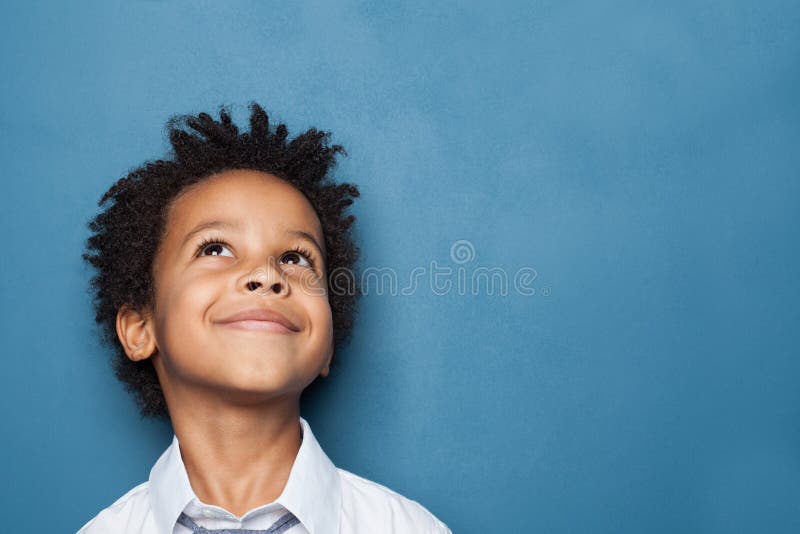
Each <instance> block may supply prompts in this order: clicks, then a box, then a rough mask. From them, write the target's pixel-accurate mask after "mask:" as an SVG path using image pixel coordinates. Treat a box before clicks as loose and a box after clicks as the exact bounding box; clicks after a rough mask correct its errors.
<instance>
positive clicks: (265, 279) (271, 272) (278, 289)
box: [239, 257, 289, 295]
mask: <svg viewBox="0 0 800 534" xmlns="http://www.w3.org/2000/svg"><path fill="white" fill-rule="evenodd" d="M242 286H244V288H245V289H246V290H248V291H251V292H259V293H265V294H266V293H270V292H272V293H275V294H276V295H282V294H286V293H288V291H289V285H288V284H287V283H286V280H284V278H283V271H282V270H281V269H280V268H278V266H277V265H276V262H275V258H273V257H270V258H269V261H268V262H267V266H266V267H263V266H262V267H259V268H257V269H255V270H253V271H250V272H248V273H247V274H246V275H245V276H244V277H243V280H242V281H241V282H240V284H239V287H242Z"/></svg>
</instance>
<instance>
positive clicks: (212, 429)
mask: <svg viewBox="0 0 800 534" xmlns="http://www.w3.org/2000/svg"><path fill="white" fill-rule="evenodd" d="M198 397H199V398H195V399H191V400H190V399H182V400H181V402H173V403H171V404H170V406H169V407H170V418H171V419H172V424H173V427H174V429H175V434H176V435H177V436H178V442H179V445H180V453H181V457H182V459H183V463H184V465H185V467H186V473H187V475H188V476H189V481H190V483H191V486H192V489H193V490H194V492H195V494H196V495H197V497H198V498H199V499H200V500H201V501H202V502H204V503H206V504H213V505H216V506H220V507H222V508H224V509H226V510H228V511H229V512H231V513H233V514H234V515H236V516H237V517H241V516H243V515H244V514H245V513H247V512H248V511H249V510H251V509H253V508H256V507H258V506H262V505H264V504H268V503H271V502H273V501H275V500H276V499H277V498H278V497H279V496H280V494H281V492H282V491H283V488H284V487H285V486H286V482H287V480H288V479H289V473H290V472H291V469H292V465H293V464H294V460H295V458H296V457H297V452H298V451H299V449H300V442H301V439H302V432H301V427H300V421H299V416H300V404H299V395H291V396H289V397H280V398H274V399H271V400H270V401H269V403H267V404H247V405H243V404H239V405H231V404H229V403H224V402H220V401H219V400H217V401H216V402H209V400H208V398H207V396H201V395H198ZM173 400H174V399H173Z"/></svg>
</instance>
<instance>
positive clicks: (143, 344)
mask: <svg viewBox="0 0 800 534" xmlns="http://www.w3.org/2000/svg"><path fill="white" fill-rule="evenodd" d="M117 337H118V338H119V341H120V343H122V347H123V348H124V349H125V354H127V355H128V358H130V359H131V360H133V361H140V360H146V359H147V358H149V357H150V356H152V355H153V352H155V351H156V350H157V348H158V347H157V346H156V337H155V335H154V332H153V321H152V315H151V314H142V313H140V312H138V311H136V310H134V309H133V308H131V307H130V306H128V305H127V304H123V305H122V306H120V308H119V311H117Z"/></svg>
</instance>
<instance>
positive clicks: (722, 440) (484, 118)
mask: <svg viewBox="0 0 800 534" xmlns="http://www.w3.org/2000/svg"><path fill="white" fill-rule="evenodd" d="M487 4H488V3H487ZM799 28H800V5H798V4H797V3H794V2H755V1H753V2H733V1H719V2H697V3H682V2H664V3H654V2H615V3H605V4H603V5H601V3H599V2H588V1H586V2H501V3H496V2H495V3H491V5H490V6H489V5H483V6H480V5H469V6H468V5H466V4H465V3H464V2H414V3H409V2H407V3H403V4H402V5H400V6H397V5H394V6H391V7H390V6H388V5H387V4H385V3H377V2H374V3H364V2H318V3H305V2H298V3H292V5H291V6H286V3H285V2H274V3H273V2H211V1H204V2H196V1H193V2H188V1H186V2H166V1H146V2H145V1H137V2H133V1H129V2H119V1H95V2H81V3H80V5H78V4H75V3H70V2H54V1H53V2H46V3H43V2H33V1H29V2H24V3H23V2H18V3H14V4H6V5H5V6H4V7H3V16H2V17H0V29H1V30H2V32H0V39H2V71H3V82H2V89H1V90H2V96H3V106H2V110H1V111H0V120H1V121H2V127H1V128H0V136H2V148H0V150H2V160H3V165H2V199H3V204H4V205H3V210H2V214H0V217H2V220H1V221H0V222H1V223H2V229H3V232H4V236H3V237H4V239H3V245H4V247H3V248H4V254H3V256H2V260H1V261H2V272H3V276H2V281H1V282H0V283H2V291H3V297H4V300H5V303H6V305H5V306H3V311H2V335H3V341H4V343H3V360H4V362H3V376H4V380H3V382H4V395H3V396H2V397H3V399H2V403H3V415H4V417H3V423H2V430H3V439H2V441H1V442H0V443H1V445H0V450H2V460H0V461H1V462H2V472H3V475H4V479H5V480H6V483H4V484H2V485H0V503H1V504H0V506H2V511H3V516H4V518H3V519H4V523H5V524H6V525H8V524H17V525H27V526H26V527H24V528H23V530H24V531H26V532H41V531H42V528H43V527H41V528H40V527H38V526H36V525H37V522H38V521H39V520H40V519H41V518H42V517H43V515H46V516H47V519H46V520H47V523H48V525H49V528H50V529H51V530H52V531H53V532H56V531H58V532H74V531H76V530H77V529H78V528H79V527H80V526H82V525H83V524H84V523H85V522H86V521H88V520H89V519H90V518H91V517H93V516H94V515H95V514H96V513H97V512H99V510H100V509H102V508H104V507H105V506H108V505H109V504H111V502H113V501H114V500H115V499H116V498H118V497H119V496H120V495H122V494H123V493H124V492H125V491H127V490H128V489H130V488H131V487H133V486H134V485H136V484H138V483H140V482H143V481H144V480H146V478H147V475H148V473H149V469H150V467H151V466H152V464H153V462H155V460H156V459H157V458H158V456H159V454H160V453H161V452H162V451H163V449H164V448H165V447H166V446H167V445H168V444H169V439H170V437H171V433H170V432H171V430H170V429H169V428H168V427H167V426H165V425H164V424H159V423H153V422H148V421H142V420H140V419H139V417H138V413H137V412H136V409H135V406H134V404H133V402H132V400H130V399H129V397H128V396H127V395H126V393H125V392H124V390H123V388H122V386H121V385H120V384H118V383H117V382H116V381H115V379H114V378H113V375H112V374H111V370H110V368H109V367H108V366H107V365H106V353H105V351H104V349H103V348H102V347H101V346H100V344H99V342H98V341H97V340H96V338H95V337H94V332H93V322H92V315H91V313H92V312H91V308H90V300H89V296H88V295H87V293H86V287H87V282H88V279H89V276H90V274H91V273H90V272H89V269H88V268H87V267H85V266H84V265H83V264H82V262H81V260H80V253H81V251H82V249H83V242H84V239H85V238H86V236H87V235H88V230H87V229H86V228H85V223H86V221H87V220H88V219H89V217H90V216H92V215H93V214H94V213H95V212H96V210H97V206H96V202H97V200H98V199H99V197H100V195H101V194H102V193H103V192H104V191H105V190H106V189H107V188H108V187H109V186H110V185H111V184H112V183H113V182H114V181H115V180H117V179H118V178H120V177H122V176H123V175H125V174H126V173H127V171H128V170H129V169H130V168H132V167H134V166H136V165H138V164H140V163H141V162H143V161H144V160H146V159H155V158H157V157H161V156H163V155H164V153H165V150H166V149H167V140H166V138H165V137H164V129H163V128H164V123H165V121H166V119H167V118H168V116H169V115H171V114H173V113H188V112H195V113H196V112H199V111H209V112H214V111H215V110H217V109H218V106H219V105H220V104H228V105H230V106H231V109H232V111H233V113H234V120H236V121H237V122H238V123H239V124H241V125H242V126H245V127H246V122H245V120H246V117H247V108H246V104H247V102H249V101H250V100H255V101H258V102H260V103H261V104H263V105H264V106H265V108H266V109H267V111H268V112H270V113H271V114H272V116H273V117H274V118H275V119H280V120H283V121H285V122H286V123H287V124H288V126H289V127H290V132H297V131H299V130H300V129H304V128H307V127H310V126H317V127H320V128H322V129H325V130H329V131H332V132H333V140H334V141H335V142H338V143H342V144H343V145H344V146H345V147H346V148H347V150H348V153H349V156H348V158H346V159H345V160H342V162H341V164H340V165H339V166H338V167H337V170H336V173H335V176H336V177H337V178H340V179H345V180H350V181H353V182H355V183H357V184H359V185H360V187H361V190H362V198H361V199H359V201H358V203H357V205H356V207H355V210H354V213H355V214H356V215H357V216H358V217H359V223H358V224H359V235H360V239H361V240H362V246H363V251H364V254H363V265H364V266H371V267H386V268H391V269H394V272H396V273H398V274H399V276H400V280H403V277H406V278H407V277H408V276H409V275H410V273H411V271H412V270H413V269H414V268H415V267H423V268H424V267H426V266H429V265H430V262H431V261H436V262H437V263H438V264H439V265H441V266H449V267H451V268H455V267H457V266H461V267H466V268H468V271H467V272H471V271H472V270H473V269H474V268H477V267H496V268H498V269H502V270H503V272H506V273H508V274H509V276H511V275H513V273H515V272H517V271H518V270H519V269H521V268H529V269H535V273H536V277H535V279H534V280H533V283H532V284H530V285H531V286H532V287H534V289H535V293H534V295H523V294H521V293H520V292H518V291H515V290H514V289H513V288H510V290H509V291H508V293H507V294H506V295H505V296H503V295H500V294H493V295H492V294H489V292H488V290H487V291H481V292H479V293H478V294H471V293H470V292H467V293H466V294H463V295H460V294H458V293H457V292H456V291H455V290H454V289H453V290H451V291H450V292H449V293H447V294H444V295H438V294H436V293H435V292H434V291H433V290H432V289H431V288H430V287H429V286H428V287H420V288H418V289H417V290H416V291H414V292H412V293H411V294H410V295H399V294H397V295H391V294H388V292H384V293H383V294H378V292H375V293H372V294H370V295H368V296H367V297H366V298H365V299H364V301H363V306H362V313H361V317H360V322H359V324H358V327H357V333H356V336H355V338H354V340H353V343H352V344H351V346H350V347H349V348H348V350H347V352H346V353H343V354H340V355H339V356H340V363H341V367H340V368H339V370H338V371H337V373H336V374H334V375H332V378H333V379H332V380H330V381H329V382H327V383H325V384H324V386H323V387H322V388H321V389H320V390H319V391H317V392H316V393H317V394H316V395H315V396H314V397H313V398H312V399H311V400H310V401H309V402H306V403H305V404H304V406H303V411H304V412H303V413H304V415H305V416H306V417H307V419H308V420H309V421H310V422H311V424H312V427H313V428H314V430H315V433H316V434H317V436H318V437H319V439H320V441H321V443H322V444H323V447H325V449H326V451H327V452H328V454H329V456H330V457H331V458H332V459H333V461H334V462H335V463H336V464H337V465H339V466H340V467H343V468H345V469H348V470H351V471H353V472H356V473H358V474H361V475H362V476H365V477H367V478H370V479H373V480H375V481H377V482H380V483H382V484H385V485H387V486H389V487H390V488H392V489H395V490H396V491H398V492H400V493H401V494H404V495H406V496H408V497H410V498H413V499H415V500H418V501H420V502H421V503H423V504H424V505H425V506H426V507H427V508H429V509H430V510H431V511H432V512H433V513H434V514H436V515H437V516H438V517H439V518H440V519H442V520H443V521H444V522H446V523H447V524H448V525H449V526H450V527H451V528H452V529H453V530H454V532H456V533H463V534H468V533H476V534H477V533H483V532H501V531H502V532H552V533H567V532H603V533H605V532H609V533H610V532H614V533H620V532H625V533H628V532H630V533H634V532H665V533H666V532H708V533H717V532H719V533H722V532H771V533H775V532H798V531H800V387H798V384H799V383H800V381H799V380H798V379H800V360H798V356H800V354H798V349H797V346H798V341H800V339H798V319H800V317H799V315H800V314H799V313H798V311H799V305H798V299H800V284H798V278H797V274H798V267H799V265H798V263H799V262H798V259H799V257H798V250H797V233H798V223H800V216H799V214H798V201H800V183H799V181H798V169H799V167H798V164H799V163H800V150H798V142H800V121H798V119H800V105H799V104H800V99H798V96H797V95H798V94H800V87H798V86H800V83H799V82H800V68H799V67H800V64H799V60H798V58H800V42H799V40H798V37H799V35H798V34H799V33H800V30H799ZM458 240H467V241H469V244H468V245H467V247H468V248H469V247H471V248H469V250H468V252H471V253H472V252H474V255H472V256H470V257H469V260H470V261H467V262H466V263H463V264H457V263H456V262H455V259H454V258H452V257H451V246H452V245H453V244H454V243H455V242H456V241H458ZM9 481H10V483H9ZM20 531H22V530H20Z"/></svg>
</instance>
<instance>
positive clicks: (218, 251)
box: [197, 241, 230, 256]
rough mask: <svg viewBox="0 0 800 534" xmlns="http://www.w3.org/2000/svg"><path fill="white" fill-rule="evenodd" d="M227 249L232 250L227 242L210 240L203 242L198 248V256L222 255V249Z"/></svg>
mask: <svg viewBox="0 0 800 534" xmlns="http://www.w3.org/2000/svg"><path fill="white" fill-rule="evenodd" d="M223 250H227V251H229V252H230V249H229V248H228V246H227V243H225V242H222V241H208V242H206V243H203V244H202V245H200V247H199V248H198V251H197V252H198V254H197V255H198V256H207V255H208V256H222V255H223V254H222V251H223ZM204 252H209V254H204Z"/></svg>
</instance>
